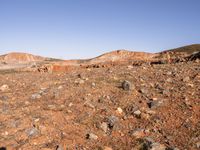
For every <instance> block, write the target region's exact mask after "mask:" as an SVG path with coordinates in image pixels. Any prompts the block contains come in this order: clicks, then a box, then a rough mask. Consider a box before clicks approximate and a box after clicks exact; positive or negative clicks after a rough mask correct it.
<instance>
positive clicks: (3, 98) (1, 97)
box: [0, 96, 8, 101]
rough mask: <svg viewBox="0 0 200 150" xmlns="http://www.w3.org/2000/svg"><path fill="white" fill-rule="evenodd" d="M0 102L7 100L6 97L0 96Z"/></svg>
mask: <svg viewBox="0 0 200 150" xmlns="http://www.w3.org/2000/svg"><path fill="white" fill-rule="evenodd" d="M0 100H1V101H7V100H8V96H0Z"/></svg>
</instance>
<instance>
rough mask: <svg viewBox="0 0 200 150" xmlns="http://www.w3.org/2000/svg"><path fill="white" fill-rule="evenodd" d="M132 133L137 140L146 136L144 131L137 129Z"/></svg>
mask: <svg viewBox="0 0 200 150" xmlns="http://www.w3.org/2000/svg"><path fill="white" fill-rule="evenodd" d="M130 133H131V135H132V136H133V137H134V138H136V139H139V138H141V137H144V136H145V132H144V129H135V130H133V131H131V132H130Z"/></svg>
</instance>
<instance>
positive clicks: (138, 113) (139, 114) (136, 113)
mask: <svg viewBox="0 0 200 150" xmlns="http://www.w3.org/2000/svg"><path fill="white" fill-rule="evenodd" d="M133 114H134V115H135V116H136V117H137V118H140V117H141V111H140V110H136V111H134V112H133Z"/></svg>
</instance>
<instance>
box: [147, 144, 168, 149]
mask: <svg viewBox="0 0 200 150" xmlns="http://www.w3.org/2000/svg"><path fill="white" fill-rule="evenodd" d="M150 150H166V147H165V146H164V145H163V144H160V143H152V144H151V148H150Z"/></svg>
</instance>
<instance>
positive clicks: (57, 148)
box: [56, 145, 64, 150]
mask: <svg viewBox="0 0 200 150" xmlns="http://www.w3.org/2000/svg"><path fill="white" fill-rule="evenodd" d="M56 150H64V148H63V147H62V146H61V145H57V147H56Z"/></svg>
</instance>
